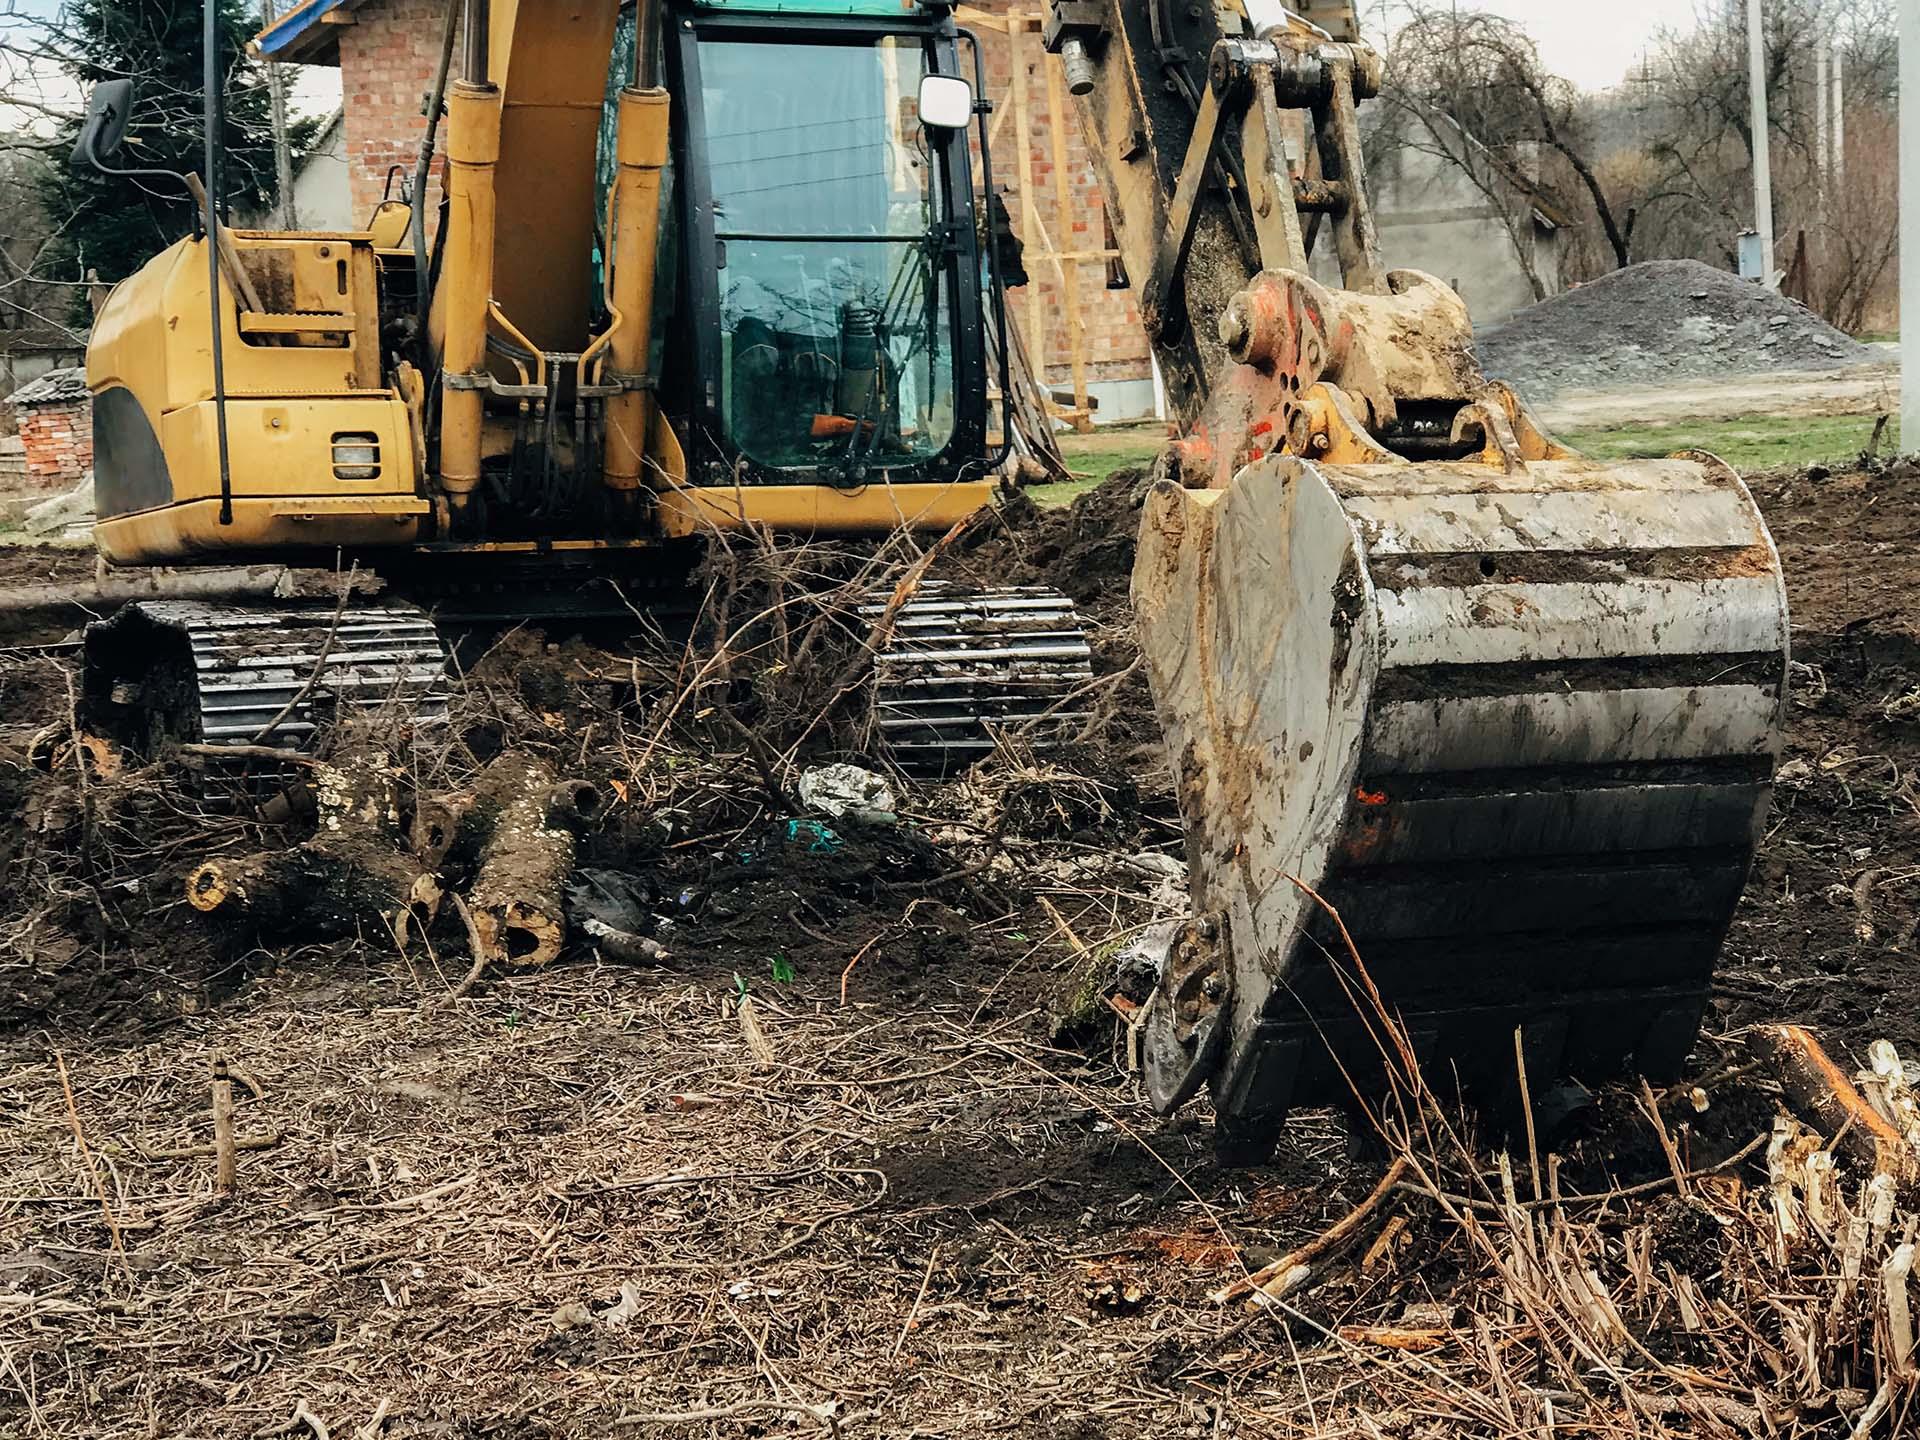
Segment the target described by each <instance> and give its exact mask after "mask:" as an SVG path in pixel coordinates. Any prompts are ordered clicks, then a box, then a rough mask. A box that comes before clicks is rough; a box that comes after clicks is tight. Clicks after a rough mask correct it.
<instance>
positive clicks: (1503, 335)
mask: <svg viewBox="0 0 1920 1440" xmlns="http://www.w3.org/2000/svg"><path fill="white" fill-rule="evenodd" d="M1475 343H1476V346H1477V348H1478V350H1479V352H1480V363H1481V364H1482V365H1483V366H1484V367H1485V368H1486V372H1487V374H1489V375H1491V376H1493V377H1494V378H1496V379H1501V380H1506V381H1509V382H1510V383H1511V384H1512V385H1513V386H1514V388H1515V389H1517V390H1519V391H1520V392H1521V393H1522V394H1523V395H1524V396H1525V397H1526V398H1527V399H1529V400H1534V401H1545V400H1548V399H1551V398H1552V397H1553V396H1555V395H1556V394H1558V393H1559V392H1560V391H1562V390H1565V389H1569V388H1574V387H1580V386H1592V385H1594V384H1596V383H1600V382H1602V381H1604V383H1605V384H1607V385H1609V386H1618V385H1634V384H1654V383H1657V382H1659V381H1662V380H1667V379H1671V378H1674V377H1678V376H1720V375H1752V374H1759V373H1764V372H1768V371H1775V370H1839V369H1844V368H1846V367H1847V366H1850V365H1864V364H1869V363H1871V362H1873V361H1875V360H1877V359H1879V358H1880V357H1879V356H1878V355H1876V354H1875V352H1874V351H1873V350H1872V349H1871V348H1870V347H1869V346H1866V345H1862V344H1860V343H1859V342H1858V341H1856V340H1854V339H1852V338H1851V337H1850V336H1848V335H1846V334H1844V333H1842V332H1841V331H1839V330H1836V329H1834V328H1833V327H1832V326H1831V325H1829V324H1827V323H1826V321H1824V320H1822V319H1821V318H1820V317H1819V316H1817V315H1815V314H1814V313H1813V312H1812V311H1810V310H1808V309H1807V308H1806V307H1805V306H1802V305H1798V304H1796V303H1794V302H1793V301H1791V300H1789V299H1787V298H1786V297H1785V296H1784V295H1781V294H1779V293H1778V292H1776V291H1772V290H1768V289H1765V288H1764V287H1762V286H1759V285H1756V284H1754V283H1752V282H1751V281H1748V280H1742V279H1740V278H1739V277H1738V276H1735V275H1729V274H1727V273H1726V272H1725V271H1723V270H1716V269H1714V268H1713V267H1712V266H1711V265H1703V264H1701V263H1700V262H1699V261H1697V260H1649V261H1647V262H1646V263H1645V264H1641V265H1630V266H1628V267H1627V268H1626V269H1624V270H1616V271H1614V272H1613V273H1612V274H1611V275H1606V276H1603V277H1602V278H1600V279H1598V280H1595V281H1594V282H1593V283H1592V284H1590V285H1583V286H1581V287H1580V288H1579V289H1577V290H1569V291H1568V292H1567V293H1566V294H1564V295H1556V296H1554V297H1553V298H1552V299H1551V300H1545V301H1542V302H1541V303H1540V304H1538V305H1534V306H1530V307H1529V308H1528V309H1525V310H1522V311H1520V312H1519V313H1518V314H1517V315H1513V316H1510V317H1509V318H1508V319H1506V320H1504V321H1502V322H1501V323H1500V324H1498V325H1494V326H1490V327H1489V328H1488V329H1486V330H1484V331H1482V332H1481V333H1480V335H1479V336H1478V337H1477V339H1476V342H1475Z"/></svg>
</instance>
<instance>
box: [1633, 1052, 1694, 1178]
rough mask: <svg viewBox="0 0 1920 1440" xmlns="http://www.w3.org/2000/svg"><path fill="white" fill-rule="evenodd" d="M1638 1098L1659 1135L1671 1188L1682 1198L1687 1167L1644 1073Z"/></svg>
mask: <svg viewBox="0 0 1920 1440" xmlns="http://www.w3.org/2000/svg"><path fill="white" fill-rule="evenodd" d="M1640 1100H1641V1103H1642V1105H1643V1106H1644V1107H1645V1108H1646V1112H1647V1118H1648V1119H1649V1120H1651V1121H1652V1122H1653V1133H1654V1134H1655V1135H1657V1136H1659V1137H1660V1149H1661V1152H1662V1153H1663V1154H1665V1155H1666V1157H1667V1168H1668V1169H1670V1170H1671V1171H1673V1188H1674V1189H1675V1190H1677V1191H1679V1192H1680V1196H1681V1198H1682V1199H1684V1198H1686V1196H1687V1195H1688V1194H1689V1193H1690V1191H1689V1190H1688V1188H1687V1167H1686V1166H1685V1165H1683V1164H1682V1163H1681V1162H1680V1152H1679V1151H1678V1150H1676V1149H1675V1148H1674V1145H1673V1137H1672V1136H1671V1135H1669V1134H1668V1133H1667V1122H1666V1121H1665V1120H1663V1119H1661V1118H1660V1101H1659V1100H1658V1099H1657V1098H1656V1097H1655V1096H1654V1093H1653V1086H1652V1085H1650V1084H1648V1083H1647V1078H1646V1077H1645V1076H1644V1075H1643V1076H1641V1077H1640Z"/></svg>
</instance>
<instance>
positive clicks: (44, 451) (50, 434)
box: [7, 368, 93, 491]
mask: <svg viewBox="0 0 1920 1440" xmlns="http://www.w3.org/2000/svg"><path fill="white" fill-rule="evenodd" d="M7 403H8V404H10V405H11V406H12V407H13V413H14V417H15V419H16V420H17V421H18V423H19V426H20V442H21V446H22V449H23V451H24V453H25V457H26V468H27V475H26V479H27V484H28V485H30V486H32V487H34V488H36V489H41V490H49V491H56V490H70V489H72V488H73V487H74V486H75V485H78V484H79V483H80V482H81V480H83V479H85V478H86V474H87V472H88V471H89V470H91V469H92V468H93V397H92V396H91V395H89V394H88V393H87V372H86V371H85V370H82V369H79V368H74V369H67V370H49V371H48V372H47V373H46V374H44V375H42V376H41V377H40V378H39V379H38V380H35V381H32V382H31V383H29V384H27V385H23V386H22V387H21V388H20V389H18V390H16V391H14V392H13V394H11V395H9V396H8V397H7Z"/></svg>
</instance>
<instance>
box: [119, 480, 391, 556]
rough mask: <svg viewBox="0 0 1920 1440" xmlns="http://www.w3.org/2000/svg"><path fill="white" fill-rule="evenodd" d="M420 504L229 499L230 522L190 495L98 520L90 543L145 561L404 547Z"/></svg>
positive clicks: (374, 498) (375, 498)
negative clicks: (159, 506)
mask: <svg viewBox="0 0 1920 1440" xmlns="http://www.w3.org/2000/svg"><path fill="white" fill-rule="evenodd" d="M426 513H427V502H426V501H425V500H422V499H419V498H418V497H416V496H412V495H371V496H355V497H352V498H351V499H337V498H324V497H318V498H317V497H311V496H292V495H290V496H284V497H281V498H277V499H262V500H235V501H234V502H233V523H232V524H231V525H222V524H221V523H220V502H219V501H218V500H193V501H189V502H187V503H185V504H182V505H169V506H167V507H166V508H165V509H163V510H147V511H143V512H141V513H140V514H138V515H122V516H118V517H116V518H114V519H110V520H101V521H99V522H97V523H96V524H95V525H94V527H93V543H94V544H95V546H97V547H98V548H99V551H100V553H101V554H102V555H104V556H106V558H107V560H108V561H109V562H110V563H112V564H115V565H149V564H152V563H154V561H155V559H156V558H159V557H165V558H180V559H184V558H187V557H189V556H194V555H212V554H217V553H219V552H220V551H223V550H242V551H248V552H252V553H258V554H264V553H268V552H271V551H274V550H282V551H285V550H312V549H321V550H328V549H332V548H334V547H335V546H348V547H352V548H356V549H357V548H363V547H372V546H392V545H404V544H406V543H408V542H409V541H411V540H412V539H413V538H414V536H415V535H417V534H418V533H419V530H420V524H421V521H422V520H423V519H425V518H426Z"/></svg>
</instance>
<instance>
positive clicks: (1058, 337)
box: [974, 0, 1152, 389]
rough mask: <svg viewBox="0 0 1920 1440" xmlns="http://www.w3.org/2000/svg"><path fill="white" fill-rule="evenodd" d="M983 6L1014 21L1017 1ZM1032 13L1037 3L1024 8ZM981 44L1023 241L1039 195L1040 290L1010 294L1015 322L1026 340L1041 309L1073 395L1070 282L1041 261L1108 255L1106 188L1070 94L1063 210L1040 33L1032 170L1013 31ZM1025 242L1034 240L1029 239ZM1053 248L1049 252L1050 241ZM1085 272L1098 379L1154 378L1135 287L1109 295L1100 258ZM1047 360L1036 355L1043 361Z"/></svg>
mask: <svg viewBox="0 0 1920 1440" xmlns="http://www.w3.org/2000/svg"><path fill="white" fill-rule="evenodd" d="M976 4H977V5H978V8H979V9H982V10H986V11H989V12H992V13H994V14H1005V13H1006V12H1007V10H1008V9H1009V8H1011V7H1010V6H1009V5H1008V3H1007V0H986V3H979V0H976ZM1022 8H1024V9H1027V10H1029V11H1030V10H1031V9H1032V8H1033V7H1032V6H1031V5H1027V6H1024V7H1022ZM974 33H975V34H977V35H978V36H979V37H980V48H981V52H982V58H983V59H984V60H985V62H986V70H987V98H988V99H990V100H992V102H993V105H994V114H993V117H992V120H991V121H990V122H989V123H990V124H992V126H993V131H992V134H993V179H994V185H995V187H996V188H997V189H998V190H999V191H1000V192H1001V195H1002V198H1003V199H1004V200H1005V201H1006V205H1007V214H1008V216H1009V217H1010V218H1011V220H1012V221H1013V228H1014V233H1015V234H1021V232H1022V228H1023V227H1022V215H1023V209H1022V204H1021V191H1022V189H1024V188H1028V187H1030V188H1031V192H1032V200H1033V206H1034V210H1035V214H1036V223H1035V225H1034V227H1033V229H1034V233H1033V236H1032V242H1031V243H1030V244H1029V251H1028V255H1027V274H1028V276H1029V278H1030V283H1029V284H1028V285H1026V286H1022V287H1021V288H1019V289H1016V290H1011V291H1009V292H1008V294H1007V305H1008V318H1009V319H1010V320H1011V321H1012V322H1013V323H1014V324H1015V325H1018V326H1019V327H1020V333H1021V336H1022V337H1023V338H1025V337H1028V336H1030V335H1031V334H1032V331H1031V330H1030V329H1029V328H1028V325H1029V317H1030V310H1029V307H1030V306H1032V305H1035V304H1037V305H1038V307H1039V311H1040V315H1041V317H1042V319H1041V330H1042V334H1043V336H1044V339H1045V345H1044V349H1045V359H1044V363H1045V365H1046V375H1047V381H1048V383H1049V384H1051V385H1053V386H1054V387H1055V388H1056V389H1065V388H1067V387H1068V386H1069V385H1070V384H1071V383H1072V368H1071V365H1070V358H1071V354H1072V339H1071V335H1070V332H1069V326H1070V325H1071V323H1072V317H1071V316H1069V315H1068V313H1067V308H1066V298H1065V291H1064V289H1063V287H1062V284H1061V276H1060V275H1059V274H1058V273H1057V272H1056V270H1055V268H1054V266H1053V265H1052V264H1051V263H1049V262H1047V261H1045V260H1042V259H1040V258H1039V255H1040V254H1041V253H1043V252H1045V251H1046V250H1048V249H1054V250H1098V249H1100V248H1101V247H1102V246H1103V245H1104V243H1105V241H1106V226H1105V221H1104V218H1103V217H1104V214H1105V206H1104V204H1103V202H1102V200H1101V196H1100V183H1099V181H1098V180H1096V179H1095V178H1094V174H1093V167H1092V164H1091V163H1090V161H1089V160H1088V156H1087V148H1086V142H1085V140H1084V139H1083V138H1082V135H1081V130H1080V118H1079V115H1078V113H1077V112H1076V111H1075V109H1074V105H1075V101H1074V99H1073V97H1072V96H1070V95H1068V94H1067V93H1066V86H1065V84H1064V83H1062V84H1061V86H1060V97H1061V100H1062V103H1063V106H1064V109H1065V114H1063V115H1061V116H1060V117H1058V122H1059V123H1060V125H1061V126H1062V129H1063V131H1064V138H1065V140H1066V157H1067V167H1066V168H1067V179H1068V185H1067V193H1068V205H1067V211H1068V213H1067V214H1066V215H1065V216H1064V217H1063V216H1062V215H1061V214H1060V213H1059V202H1058V200H1057V199H1056V195H1055V186H1054V165H1053V128H1052V126H1053V124H1054V120H1053V119H1052V118H1050V117H1049V114H1048V97H1047V72H1046V69H1045V68H1044V67H1045V65H1047V64H1050V63H1052V62H1051V61H1050V60H1049V59H1048V57H1047V55H1046V52H1045V51H1044V50H1043V49H1042V47H1041V44H1040V34H1039V31H1038V30H1037V29H1031V28H1030V29H1028V31H1027V32H1026V33H1025V34H1023V35H1022V36H1021V39H1020V45H1021V55H1022V60H1023V61H1024V68H1025V70H1026V72H1027V79H1026V91H1027V128H1028V136H1029V146H1028V151H1029V154H1028V164H1026V165H1023V164H1022V163H1021V156H1020V149H1019V143H1018V141H1017V139H1016V135H1017V131H1016V129H1015V123H1014V113H1013V109H1014V106H1013V65H1012V48H1013V47H1012V43H1011V42H1010V41H1009V39H1008V37H1007V34H1006V32H1005V31H1003V30H993V29H989V28H987V27H985V26H980V27H978V28H977V29H976V30H975V32H974ZM1023 238H1027V237H1025V236H1023ZM1049 240H1050V241H1051V242H1052V244H1051V245H1049V244H1048V241H1049ZM1079 269H1080V327H1079V328H1080V339H1081V346H1082V354H1083V355H1084V356H1085V359H1086V373H1087V379H1088V380H1089V381H1098V380H1140V379H1144V378H1146V377H1147V376H1149V375H1151V374H1152V366H1151V363H1150V361H1149V360H1148V358H1147V357H1148V353H1149V352H1148V348H1147V339H1146V335H1145V333H1144V332H1143V331H1142V330H1141V328H1140V316H1139V312H1138V310H1137V309H1136V308H1135V306H1134V292H1133V291H1132V290H1109V289H1107V288H1106V273H1107V267H1106V265H1105V264H1104V263H1102V262H1100V261H1087V262H1085V263H1082V264H1081V265H1080V267H1079ZM1038 358H1039V357H1036V359H1038Z"/></svg>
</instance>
